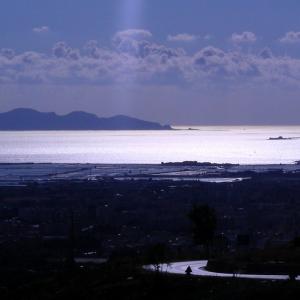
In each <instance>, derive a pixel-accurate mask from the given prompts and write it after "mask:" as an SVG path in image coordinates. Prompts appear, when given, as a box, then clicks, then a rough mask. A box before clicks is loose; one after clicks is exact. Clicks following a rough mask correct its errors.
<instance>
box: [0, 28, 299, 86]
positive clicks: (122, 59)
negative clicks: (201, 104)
mask: <svg viewBox="0 0 300 300" xmlns="http://www.w3.org/2000/svg"><path fill="white" fill-rule="evenodd" d="M3 82H4V83H24V84H36V83H43V84H56V83H59V84H64V85H68V84H85V85H107V84H114V83H126V82H135V83H137V84H153V83H156V84H160V85H164V84H168V85H170V84H173V85H176V86H178V85H181V84H182V85H193V86H203V85H218V84H222V85H227V86H232V87H233V88H236V87H237V86H238V85H239V84H247V85H250V84H253V86H255V85H257V84H275V85H278V84H280V83H281V84H283V85H285V86H287V85H293V86H297V87H300V59H298V58H293V57H288V56H275V55H274V54H273V53H272V51H271V50H270V49H269V48H264V49H262V50H261V51H258V52H257V53H248V52H247V53H246V52H244V51H243V50H242V49H240V48H238V49H235V50H234V51H232V50H224V49H221V48H216V47H213V46H208V47H204V48H201V49H199V50H198V51H197V52H196V53H186V52H185V51H184V50H182V49H180V48H176V47H167V46H166V45H164V44H159V43H155V42H154V41H152V34H151V32H149V31H146V30H130V31H123V32H118V33H117V34H116V35H115V36H114V38H113V42H112V45H111V47H109V48H104V47H102V46H101V45H99V43H98V42H97V41H95V40H91V41H88V42H87V43H86V44H85V45H84V46H83V47H82V49H77V48H73V47H71V46H70V45H68V44H67V43H66V42H64V41H61V42H58V43H56V44H55V45H54V46H53V47H52V53H51V52H50V53H49V52H47V53H39V52H36V51H26V52H23V53H15V51H14V50H13V49H7V48H4V49H1V50H0V83H3Z"/></svg>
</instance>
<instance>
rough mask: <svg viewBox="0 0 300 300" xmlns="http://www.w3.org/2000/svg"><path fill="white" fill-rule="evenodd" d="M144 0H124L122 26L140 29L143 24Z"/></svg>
mask: <svg viewBox="0 0 300 300" xmlns="http://www.w3.org/2000/svg"><path fill="white" fill-rule="evenodd" d="M142 9H143V0H122V4H121V16H122V20H121V25H122V26H125V27H132V26H133V27H139V26H140V24H141V18H142Z"/></svg>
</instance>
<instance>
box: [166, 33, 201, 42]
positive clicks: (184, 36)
mask: <svg viewBox="0 0 300 300" xmlns="http://www.w3.org/2000/svg"><path fill="white" fill-rule="evenodd" d="M197 39H198V37H197V36H196V35H192V34H188V33H179V34H176V35H168V37H167V40H168V41H169V42H193V41H195V40H197Z"/></svg>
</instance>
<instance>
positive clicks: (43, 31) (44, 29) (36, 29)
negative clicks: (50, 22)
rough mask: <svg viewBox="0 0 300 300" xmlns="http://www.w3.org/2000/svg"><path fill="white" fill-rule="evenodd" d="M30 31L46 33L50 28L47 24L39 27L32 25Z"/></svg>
mask: <svg viewBox="0 0 300 300" xmlns="http://www.w3.org/2000/svg"><path fill="white" fill-rule="evenodd" d="M32 31H33V32H35V33H46V32H49V31H50V28H49V27H48V26H40V27H34V28H33V29H32Z"/></svg>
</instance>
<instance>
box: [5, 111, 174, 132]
mask: <svg viewBox="0 0 300 300" xmlns="http://www.w3.org/2000/svg"><path fill="white" fill-rule="evenodd" d="M170 129H172V128H171V127H170V126H169V125H165V126H163V125H160V124H159V123H155V122H148V121H144V120H139V119H136V118H131V117H128V116H123V115H118V116H114V117H110V118H99V117H98V116H96V115H94V114H91V113H86V112H83V111H74V112H71V113H69V114H67V115H62V116H61V115H57V114H56V113H54V112H48V113H44V112H39V111H36V110H33V109H28V108H18V109H14V110H11V111H9V112H5V113H0V130H170Z"/></svg>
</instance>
